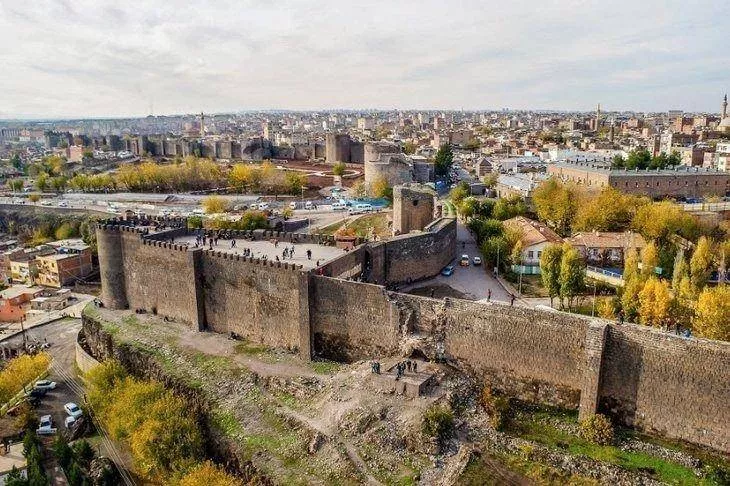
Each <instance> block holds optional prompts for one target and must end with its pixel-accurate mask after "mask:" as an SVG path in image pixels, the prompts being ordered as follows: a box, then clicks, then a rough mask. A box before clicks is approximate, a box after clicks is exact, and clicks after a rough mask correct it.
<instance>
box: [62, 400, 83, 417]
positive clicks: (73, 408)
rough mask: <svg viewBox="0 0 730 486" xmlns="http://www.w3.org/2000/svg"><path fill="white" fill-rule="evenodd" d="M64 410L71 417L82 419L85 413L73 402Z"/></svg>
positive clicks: (64, 407) (65, 406)
mask: <svg viewBox="0 0 730 486" xmlns="http://www.w3.org/2000/svg"><path fill="white" fill-rule="evenodd" d="M63 409H64V410H65V411H66V413H67V414H68V416H69V417H73V418H78V417H81V416H82V415H83V414H84V412H83V411H82V410H81V409H80V408H79V406H78V405H76V404H75V403H73V402H69V403H67V404H66V405H64V406H63Z"/></svg>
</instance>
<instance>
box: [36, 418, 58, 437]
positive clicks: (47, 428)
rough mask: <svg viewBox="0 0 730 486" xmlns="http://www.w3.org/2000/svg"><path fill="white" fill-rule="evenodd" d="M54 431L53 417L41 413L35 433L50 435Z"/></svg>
mask: <svg viewBox="0 0 730 486" xmlns="http://www.w3.org/2000/svg"><path fill="white" fill-rule="evenodd" d="M56 432H57V429H56V428H55V427H54V426H53V418H52V417H51V416H50V415H43V416H42V417H41V420H40V423H39V424H38V429H36V434H38V435H51V434H55V433H56Z"/></svg>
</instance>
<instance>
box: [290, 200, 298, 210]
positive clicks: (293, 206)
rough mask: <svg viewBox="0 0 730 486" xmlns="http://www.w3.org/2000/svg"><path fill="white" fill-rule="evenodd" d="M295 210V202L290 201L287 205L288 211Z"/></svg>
mask: <svg viewBox="0 0 730 486" xmlns="http://www.w3.org/2000/svg"><path fill="white" fill-rule="evenodd" d="M296 208H297V203H296V201H292V202H290V203H289V209H296Z"/></svg>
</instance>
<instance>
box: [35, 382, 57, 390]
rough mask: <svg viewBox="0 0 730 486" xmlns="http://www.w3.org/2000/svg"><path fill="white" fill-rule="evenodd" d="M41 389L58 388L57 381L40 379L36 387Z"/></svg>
mask: <svg viewBox="0 0 730 486" xmlns="http://www.w3.org/2000/svg"><path fill="white" fill-rule="evenodd" d="M34 388H37V389H39V390H53V389H54V388H56V382H55V381H51V380H38V381H36V382H35V387H34Z"/></svg>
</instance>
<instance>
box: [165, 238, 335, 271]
mask: <svg viewBox="0 0 730 486" xmlns="http://www.w3.org/2000/svg"><path fill="white" fill-rule="evenodd" d="M232 241H235V242H236V246H235V247H231V243H232ZM175 243H176V244H182V245H185V244H187V245H188V247H189V248H195V236H194V235H188V236H182V237H178V238H175ZM292 247H294V256H292V257H289V258H286V259H284V258H283V252H284V249H285V248H289V249H291V248H292ZM200 248H204V249H210V248H211V247H210V245H209V244H207V242H206V245H205V246H200ZM247 249H248V250H250V251H251V255H250V256H252V257H254V258H264V257H266V258H267V259H268V260H270V261H276V258H277V257H278V258H279V260H280V261H281V262H285V263H293V264H296V265H301V266H302V267H303V268H304V269H305V270H309V269H312V268H316V266H317V265H316V264H317V261H319V264H320V265H323V264H324V263H326V262H328V261H330V260H332V259H334V258H336V257H338V256H340V255H341V254H343V253H344V252H345V251H344V250H342V249H340V248H337V247H334V246H325V245H318V244H316V243H287V242H284V241H280V242H279V243H278V245H276V246H274V240H273V239H271V240H253V241H252V240H246V239H243V238H235V239H233V240H231V239H220V240H218V244H217V245H213V250H215V251H221V252H223V253H229V254H231V255H241V256H243V255H244V251H245V250H247ZM307 250H309V251H311V252H312V258H311V259H309V258H308V257H307Z"/></svg>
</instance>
